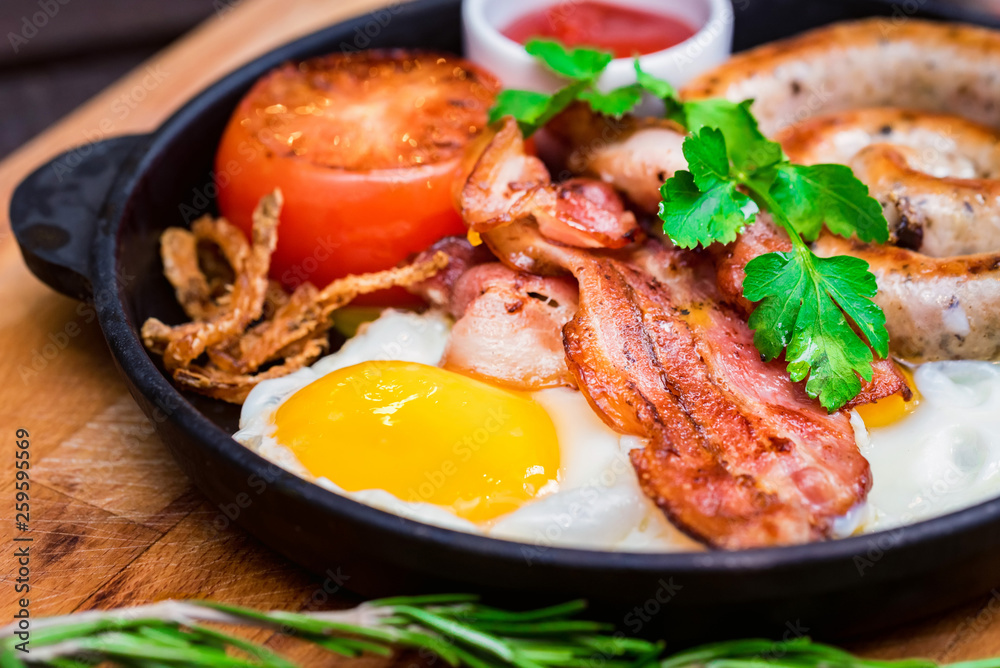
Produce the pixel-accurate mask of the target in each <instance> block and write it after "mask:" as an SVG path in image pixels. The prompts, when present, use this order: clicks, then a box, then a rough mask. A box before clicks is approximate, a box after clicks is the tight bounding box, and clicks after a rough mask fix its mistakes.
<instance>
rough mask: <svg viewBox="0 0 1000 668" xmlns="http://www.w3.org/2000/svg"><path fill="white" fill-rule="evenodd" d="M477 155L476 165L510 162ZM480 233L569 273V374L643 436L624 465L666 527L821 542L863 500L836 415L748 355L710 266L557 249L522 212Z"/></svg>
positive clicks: (646, 255) (523, 258)
mask: <svg viewBox="0 0 1000 668" xmlns="http://www.w3.org/2000/svg"><path fill="white" fill-rule="evenodd" d="M511 124H512V122H508V126H509V125H511ZM502 131H503V130H501V132H498V133H497V135H496V137H495V139H496V138H499V137H500V136H501V133H502ZM495 148H497V149H509V146H508V147H504V146H502V145H498V146H496V147H495ZM490 150H491V149H490V148H489V147H487V148H486V152H485V153H484V155H482V156H480V157H479V162H480V163H481V164H487V165H488V164H491V163H492V162H493V161H494V160H497V159H507V158H509V156H510V155H511V152H510V151H509V150H506V151H499V150H498V153H497V154H495V155H491V154H490ZM505 156H506V158H505ZM513 171H514V170H510V171H508V172H506V173H508V174H510V173H512V172H513ZM514 178H516V175H515V176H514ZM466 203H467V204H469V205H474V203H472V202H466ZM483 239H484V241H486V243H487V244H489V245H490V247H491V249H492V250H493V252H494V253H495V254H496V255H497V256H498V257H499V259H500V260H501V261H502V262H504V263H505V264H507V265H508V266H510V267H511V268H512V269H529V270H531V271H534V272H538V273H545V274H559V273H563V274H565V273H568V274H571V275H573V276H574V277H575V278H576V280H577V282H578V285H579V298H580V303H579V308H578V309H577V312H576V314H575V315H574V317H573V318H572V319H571V320H570V321H569V322H568V323H567V324H566V326H565V327H564V329H563V340H564V349H565V352H566V357H567V361H568V365H569V369H570V371H571V372H572V373H573V375H574V376H575V377H576V380H577V382H578V384H579V387H580V389H581V391H582V392H583V393H584V394H585V395H586V397H587V399H588V401H589V402H590V403H591V405H592V406H593V407H594V409H595V410H596V411H597V413H598V414H599V415H600V416H601V417H602V418H603V419H604V420H605V421H606V422H607V423H608V424H609V425H611V426H612V427H613V428H615V429H617V430H618V431H621V432H624V433H630V434H635V435H638V436H642V437H645V438H647V439H648V445H647V446H646V447H645V448H644V449H642V450H640V451H635V452H633V454H632V461H633V464H634V466H635V468H636V471H637V473H638V475H639V478H640V482H641V484H642V486H643V489H644V490H645V492H646V493H647V494H648V495H649V496H650V498H652V499H653V500H654V501H655V502H656V503H657V504H658V505H659V506H660V507H661V508H662V509H663V511H664V512H665V513H666V515H667V516H668V517H669V518H670V519H671V520H672V521H673V522H674V523H675V524H676V525H677V526H678V527H680V528H682V529H683V530H685V531H687V532H688V533H689V534H691V535H692V536H694V537H695V538H698V539H699V540H702V541H704V542H705V543H707V544H708V545H710V546H713V547H718V548H724V549H740V548H748V547H759V546H766V545H779V544H792V543H802V542H807V541H811V540H817V539H820V538H824V537H829V536H831V535H833V531H834V522H835V520H836V518H838V517H840V516H842V515H844V514H845V513H847V512H848V511H850V510H851V509H852V508H853V507H854V506H855V505H857V504H859V503H862V502H863V501H864V499H865V497H866V495H867V493H868V490H869V488H870V485H871V479H870V471H869V467H868V463H867V462H866V461H865V459H864V458H863V457H862V456H861V454H860V453H859V452H858V450H857V446H856V445H855V443H854V435H853V430H852V428H851V425H850V422H849V421H848V419H847V416H846V414H844V413H842V412H840V413H835V414H833V415H829V414H827V413H826V412H825V411H824V410H823V409H822V408H821V407H820V406H819V404H818V403H817V402H815V401H814V400H812V399H810V398H809V397H808V396H806V395H805V393H804V391H803V389H802V387H801V386H800V385H796V384H793V383H791V382H790V381H789V380H788V377H787V374H786V373H785V371H784V369H783V368H782V365H781V364H779V363H770V364H768V363H764V362H762V361H761V359H760V356H759V354H758V353H757V351H756V349H755V348H754V347H753V342H752V333H751V331H750V330H749V328H748V326H747V325H746V323H745V322H744V320H743V317H742V314H741V313H740V312H739V310H738V309H736V308H734V307H731V306H728V305H727V304H726V302H725V301H724V300H723V298H722V295H721V294H720V293H719V289H718V287H717V284H716V272H715V268H714V266H713V264H712V263H711V261H710V259H709V258H707V257H706V256H704V255H702V254H696V253H691V252H685V251H679V250H668V249H665V248H663V247H662V246H661V245H659V244H658V242H655V241H649V242H647V244H646V245H645V246H643V247H641V248H637V247H635V246H632V247H630V248H628V249H622V250H619V251H602V250H598V251H595V250H582V249H579V248H573V247H568V246H566V245H562V244H558V243H555V242H553V241H551V240H549V239H546V238H545V237H544V236H543V235H542V234H541V233H540V232H539V229H538V226H537V225H536V224H535V222H534V219H533V218H532V217H531V216H530V215H528V214H525V213H523V212H522V213H521V214H518V215H516V216H515V215H512V216H509V217H508V222H505V223H504V224H502V225H497V226H495V227H493V228H492V229H490V230H487V231H486V232H485V233H484V234H483Z"/></svg>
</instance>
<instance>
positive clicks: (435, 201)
mask: <svg viewBox="0 0 1000 668" xmlns="http://www.w3.org/2000/svg"><path fill="white" fill-rule="evenodd" d="M487 76H488V75H487ZM266 79H267V77H265V79H262V80H261V81H260V82H258V84H257V86H256V87H255V89H254V90H251V92H250V93H249V94H248V95H247V96H246V97H245V98H244V99H243V101H241V102H240V105H239V106H238V107H237V109H236V111H235V113H234V114H233V116H232V118H231V119H230V122H229V124H228V126H227V127H226V129H225V131H224V133H223V136H222V140H221V142H220V145H219V148H218V152H217V154H216V161H215V173H216V185H217V186H218V197H217V201H218V205H219V210H220V212H221V213H222V215H223V216H225V217H226V218H227V219H229V220H230V221H231V222H232V223H233V224H235V225H236V226H238V227H240V228H241V229H242V230H244V232H246V233H247V235H248V237H249V234H250V230H251V227H252V214H253V210H254V208H255V207H256V206H257V203H258V202H259V200H260V198H261V197H263V196H264V195H266V194H268V193H270V192H272V191H273V190H274V189H275V188H280V189H281V191H282V194H283V195H284V207H283V209H282V212H281V220H280V224H279V228H278V244H277V248H276V249H275V252H274V254H273V256H272V258H271V272H270V274H271V277H272V278H275V279H277V280H279V281H280V282H281V283H282V284H283V285H284V286H285V287H286V288H287V289H290V290H291V289H294V288H295V287H296V286H298V285H300V284H301V283H303V282H304V281H309V282H310V283H312V284H314V285H316V286H317V287H320V288H322V287H324V286H326V285H327V284H328V283H330V282H331V281H333V280H335V279H337V278H341V277H343V276H345V275H347V274H361V273H367V272H373V271H381V270H384V269H388V268H390V267H393V266H395V265H397V264H399V263H400V262H402V261H404V260H406V259H407V258H408V257H409V256H411V255H412V254H414V253H416V252H418V251H421V250H423V249H425V248H427V247H428V246H430V245H431V244H432V243H434V242H435V241H437V240H438V239H440V238H442V237H445V236H449V235H455V234H459V235H462V234H465V231H466V230H465V225H464V224H463V223H462V219H461V217H460V216H459V214H458V212H457V211H456V210H455V206H454V204H453V201H452V197H451V190H452V185H453V181H454V180H455V178H456V176H457V175H458V170H459V162H460V159H461V157H460V154H459V155H455V156H454V157H450V158H447V159H442V160H438V161H436V162H430V163H427V164H418V165H404V166H401V167H390V168H375V169H347V168H342V167H336V166H330V165H326V164H317V162H316V161H314V160H309V159H303V158H302V157H301V156H299V155H296V154H295V153H293V152H286V153H276V152H275V151H274V150H273V143H272V144H268V143H267V142H265V141H261V136H259V135H257V133H258V132H263V130H261V129H260V128H259V127H254V126H253V123H252V122H248V121H247V120H246V119H248V118H250V119H253V118H254V114H257V115H258V116H259V115H260V104H259V100H260V98H259V95H257V96H256V100H255V93H257V91H258V89H262V88H263V89H266V87H267V85H268V84H267V81H266ZM354 303H356V304H380V305H400V306H403V305H417V304H420V303H421V301H420V300H419V298H417V297H414V296H412V295H410V294H409V293H408V292H406V291H405V290H403V289H401V288H399V289H394V290H389V291H383V292H379V293H375V294H373V295H366V296H363V297H361V298H359V299H357V300H355V302H354Z"/></svg>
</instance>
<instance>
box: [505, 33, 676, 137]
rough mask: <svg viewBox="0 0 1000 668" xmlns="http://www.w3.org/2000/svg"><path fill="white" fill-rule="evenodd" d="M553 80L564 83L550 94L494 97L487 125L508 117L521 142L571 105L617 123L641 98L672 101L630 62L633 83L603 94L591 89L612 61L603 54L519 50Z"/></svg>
mask: <svg viewBox="0 0 1000 668" xmlns="http://www.w3.org/2000/svg"><path fill="white" fill-rule="evenodd" d="M524 48H525V49H526V50H527V51H528V53H530V54H531V55H533V56H535V57H536V58H538V59H539V60H540V61H541V62H542V63H544V64H545V65H547V66H548V68H549V69H550V70H552V71H553V72H555V73H556V74H558V75H560V76H561V77H564V78H565V79H568V81H569V83H568V84H567V85H566V86H564V87H563V88H561V89H560V90H558V91H556V92H555V93H551V94H550V93H539V92H537V91H530V90H513V89H507V90H503V91H501V92H500V94H499V95H497V101H496V104H495V105H494V106H493V108H492V109H490V116H489V120H490V122H491V123H492V122H494V121H496V120H498V119H500V118H502V117H504V116H513V117H514V118H515V119H516V120H517V122H518V125H520V127H521V132H522V133H523V134H524V136H525V137H530V136H531V135H532V134H534V133H535V131H536V130H538V129H539V128H540V127H542V126H543V125H545V124H546V123H548V122H549V121H550V120H552V119H553V118H554V117H555V116H556V115H557V114H558V113H559V112H561V111H563V110H564V109H565V108H566V107H568V106H569V105H570V104H572V103H573V102H575V101H577V100H581V101H584V102H586V103H587V104H589V105H590V108H591V109H593V110H594V111H595V112H597V113H599V114H604V115H605V116H614V117H616V118H617V117H621V116H623V115H624V114H627V113H628V112H630V111H632V110H633V109H635V107H636V106H637V105H638V104H639V102H641V101H642V97H643V93H644V92H646V93H649V94H651V95H652V96H654V97H657V98H661V99H665V98H674V97H676V95H677V91H675V90H674V87H673V86H671V85H670V84H669V83H667V82H666V81H663V80H661V79H657V78H656V77H654V76H651V75H649V74H647V73H646V72H643V71H642V68H641V67H639V61H638V59H637V60H636V61H635V65H634V66H635V72H636V82H635V83H634V84H629V85H626V86H621V87H620V88H615V89H614V90H611V91H608V92H606V93H605V92H602V91H600V90H598V89H597V87H596V83H597V79H598V78H599V77H600V76H601V74H602V73H603V72H604V69H605V68H606V67H607V66H608V63H610V62H611V60H612V59H613V57H614V56H612V54H610V53H607V52H604V51H596V50H594V49H585V48H577V49H572V50H569V49H567V48H566V47H564V46H563V45H562V44H560V43H559V42H555V41H552V40H547V39H533V40H529V41H528V43H527V44H526V45H525V47H524Z"/></svg>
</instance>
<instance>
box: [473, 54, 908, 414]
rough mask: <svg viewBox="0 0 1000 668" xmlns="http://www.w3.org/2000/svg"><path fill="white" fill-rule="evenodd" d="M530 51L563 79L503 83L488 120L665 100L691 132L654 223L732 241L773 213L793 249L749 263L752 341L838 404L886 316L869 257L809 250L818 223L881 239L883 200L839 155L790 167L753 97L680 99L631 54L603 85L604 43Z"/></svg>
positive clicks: (860, 374)
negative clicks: (511, 86) (630, 67)
mask: <svg viewBox="0 0 1000 668" xmlns="http://www.w3.org/2000/svg"><path fill="white" fill-rule="evenodd" d="M526 48H527V50H528V53H530V54H532V55H534V56H535V57H537V58H538V59H539V60H541V62H543V63H544V64H545V65H547V66H548V67H549V68H550V69H551V70H552V71H553V72H556V73H557V74H560V75H562V76H564V77H566V78H567V79H568V80H569V83H568V84H567V85H566V86H565V87H564V88H562V89H561V90H559V91H557V92H556V93H553V94H551V95H550V94H545V93H537V92H531V91H521V90H505V91H503V92H502V93H500V95H499V97H498V98H497V104H496V106H495V107H494V108H493V109H492V110H491V112H490V114H491V115H490V120H491V121H493V120H496V119H498V118H500V117H502V116H505V115H512V116H514V118H515V119H517V121H518V123H519V124H520V126H521V129H522V132H524V134H525V136H529V135H531V134H532V133H533V132H535V131H536V130H537V129H538V128H540V127H541V126H543V125H544V124H545V123H547V122H548V121H549V120H551V119H552V118H553V117H554V116H555V115H556V114H558V113H559V112H561V111H562V110H563V109H565V108H566V107H567V106H569V104H570V103H572V102H573V101H574V100H581V101H584V102H587V103H588V104H589V105H590V107H591V109H593V110H594V111H595V112H598V113H601V114H605V115H609V116H616V117H617V116H621V115H623V114H625V113H628V112H629V111H631V110H632V109H634V108H635V107H636V105H638V104H639V102H640V101H641V100H642V97H643V95H644V93H649V94H651V95H653V96H654V97H657V98H659V99H661V100H663V102H664V104H665V105H666V115H667V117H669V118H670V119H671V120H673V121H675V122H677V123H678V124H680V125H681V126H683V127H684V128H686V129H687V131H688V132H689V133H690V134H689V136H688V137H687V138H686V139H685V140H684V145H683V151H684V158H685V159H686V160H687V163H688V169H686V170H680V171H677V172H676V173H675V174H674V175H673V176H672V177H671V178H670V179H668V180H667V182H666V183H664V184H663V187H662V188H661V190H660V192H661V194H662V197H663V200H662V202H661V203H660V210H659V215H660V219H661V220H662V221H663V231H664V232H665V233H666V234H667V235H668V236H669V237H670V239H671V240H672V241H673V242H674V243H675V244H677V245H678V246H681V247H683V248H695V247H698V246H708V245H711V244H713V243H724V244H725V243H730V242H732V241H735V240H736V237H737V236H738V235H739V234H740V233H741V232H742V231H743V230H744V229H745V228H746V226H747V225H749V224H750V223H752V222H754V220H756V216H757V214H758V213H759V212H760V211H763V210H767V211H769V212H770V214H771V217H772V219H773V220H774V222H775V223H776V224H777V225H779V226H780V227H782V228H783V229H784V230H785V231H786V232H787V233H788V237H789V239H790V240H791V243H792V250H790V251H788V252H782V253H767V254H764V255H761V256H760V257H757V258H754V259H753V260H752V261H750V262H749V263H748V264H747V266H746V279H745V280H744V282H743V296H744V297H746V298H747V299H748V300H749V301H751V302H756V303H757V304H758V305H757V307H756V308H755V310H754V311H753V313H752V314H751V316H750V320H749V324H750V327H751V328H752V329H753V330H754V344H755V345H756V346H757V349H758V350H759V351H760V353H761V355H762V357H763V358H764V359H765V360H773V359H776V358H778V357H779V356H781V355H782V353H784V355H785V361H786V362H787V365H788V366H787V369H788V374H789V377H790V378H791V379H792V380H793V381H796V382H798V381H803V380H804V381H806V392H807V393H808V394H809V395H810V396H812V397H814V398H818V399H819V401H820V403H821V404H822V405H823V406H824V407H825V408H826V409H827V410H830V411H834V410H837V409H839V408H841V407H843V406H844V405H845V404H846V403H847V402H848V401H850V400H851V399H852V398H854V397H855V396H857V394H858V392H860V391H861V379H862V378H863V379H865V380H871V378H872V374H873V371H872V363H873V362H874V357H873V355H872V350H874V351H875V353H876V354H878V355H879V356H880V357H885V356H886V355H888V353H889V335H888V333H887V332H886V328H885V314H884V313H883V312H882V310H881V309H880V308H879V307H878V306H877V305H876V304H875V302H873V301H872V298H873V297H874V296H875V293H876V290H877V286H876V284H875V277H874V276H873V275H872V273H871V272H870V271H869V267H868V264H867V263H866V262H864V261H863V260H860V259H857V258H853V257H845V256H838V257H830V258H821V257H818V256H816V255H815V254H814V253H813V252H812V250H811V249H810V247H809V245H808V242H811V241H815V240H816V237H817V236H818V235H819V233H820V232H821V230H822V229H823V226H824V225H825V226H826V227H827V229H829V230H830V231H831V232H833V233H834V234H837V235H840V236H843V237H848V238H849V237H851V236H854V235H856V236H857V237H858V238H859V239H861V240H862V241H873V242H877V243H884V242H885V241H887V240H888V237H889V229H888V224H887V223H886V220H885V216H884V215H883V213H882V207H881V206H880V205H879V203H878V202H877V201H875V200H874V199H873V198H872V197H870V196H869V194H868V188H867V186H865V185H864V184H863V183H862V182H861V181H859V180H858V179H857V178H856V177H855V176H854V173H853V172H852V171H851V170H850V168H849V167H846V166H844V165H811V166H805V165H797V164H794V163H792V162H790V161H789V160H788V158H787V157H786V156H785V154H784V151H782V149H781V145H780V144H778V143H776V142H773V141H770V140H769V139H767V137H765V136H764V134H763V133H762V132H761V131H760V128H759V127H758V124H757V120H756V119H755V118H754V116H753V113H751V111H750V104H751V102H752V100H746V101H744V102H740V103H735V102H730V101H729V100H724V99H707V100H681V99H680V97H679V96H678V94H677V91H676V90H675V89H674V87H673V86H671V85H670V84H669V83H667V82H666V81H663V80H661V79H657V78H656V77H654V76H652V75H650V74H648V73H646V72H644V71H643V70H642V68H641V67H640V66H639V61H638V59H637V60H636V61H635V72H636V82H635V83H634V84H629V85H627V86H622V87H620V88H616V89H615V90H612V91H610V92H607V93H602V92H600V91H598V90H597V89H596V88H595V86H594V84H595V82H596V81H597V78H598V77H599V76H600V75H601V73H602V72H603V71H604V68H606V67H607V65H608V63H610V62H611V59H612V56H611V54H610V53H605V52H602V51H595V50H592V49H580V48H577V49H573V50H571V51H570V50H567V49H566V48H564V47H563V46H561V45H560V44H558V43H557V42H553V41H548V40H533V41H531V42H529V43H528V44H527V47H526Z"/></svg>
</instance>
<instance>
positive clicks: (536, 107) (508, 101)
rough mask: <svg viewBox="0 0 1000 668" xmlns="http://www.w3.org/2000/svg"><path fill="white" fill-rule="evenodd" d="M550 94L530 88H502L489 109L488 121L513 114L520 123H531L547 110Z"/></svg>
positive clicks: (494, 120)
mask: <svg viewBox="0 0 1000 668" xmlns="http://www.w3.org/2000/svg"><path fill="white" fill-rule="evenodd" d="M551 103H552V96H551V95H547V94H545V93H536V92H535V91H531V90H502V91H500V93H499V94H498V95H497V99H496V103H495V104H494V105H493V108H491V109H490V115H489V122H490V123H494V122H496V121H498V120H500V119H501V118H503V117H504V116H513V117H514V118H516V119H517V120H518V122H520V123H528V124H533V123H535V121H536V120H537V119H539V118H541V116H542V115H543V114H544V113H545V112H546V111H547V110H548V108H549V105H550V104H551Z"/></svg>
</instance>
